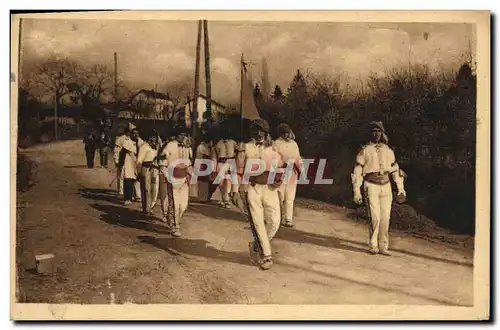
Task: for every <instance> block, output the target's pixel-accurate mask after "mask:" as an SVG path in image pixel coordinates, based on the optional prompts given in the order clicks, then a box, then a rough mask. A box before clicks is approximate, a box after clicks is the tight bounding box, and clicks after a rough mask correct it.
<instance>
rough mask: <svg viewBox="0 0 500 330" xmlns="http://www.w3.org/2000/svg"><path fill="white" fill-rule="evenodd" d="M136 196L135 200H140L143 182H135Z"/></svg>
mask: <svg viewBox="0 0 500 330" xmlns="http://www.w3.org/2000/svg"><path fill="white" fill-rule="evenodd" d="M134 194H135V199H136V200H139V199H142V198H141V195H142V194H141V182H140V181H139V180H135V181H134Z"/></svg>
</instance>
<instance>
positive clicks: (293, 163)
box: [274, 123, 304, 227]
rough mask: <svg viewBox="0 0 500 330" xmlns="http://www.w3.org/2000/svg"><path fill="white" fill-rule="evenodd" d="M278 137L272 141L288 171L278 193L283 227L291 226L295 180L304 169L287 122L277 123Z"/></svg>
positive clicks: (295, 191) (295, 187)
mask: <svg viewBox="0 0 500 330" xmlns="http://www.w3.org/2000/svg"><path fill="white" fill-rule="evenodd" d="M278 135H279V138H278V139H276V141H275V142H274V146H275V148H276V151H277V152H278V153H279V154H280V155H281V157H282V159H283V162H284V163H285V164H287V165H288V166H289V167H290V168H289V172H287V175H285V177H284V179H283V184H282V185H281V187H280V190H279V195H280V202H281V208H282V212H281V215H282V220H281V223H282V224H283V226H285V227H293V207H294V202H295V195H296V193H297V180H298V178H299V176H300V173H302V172H303V171H304V169H303V162H302V157H301V156H300V150H299V146H298V145H297V143H296V142H295V135H294V134H293V132H292V129H291V128H290V126H289V125H288V124H285V123H281V124H280V125H278Z"/></svg>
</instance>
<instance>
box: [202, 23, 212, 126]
mask: <svg viewBox="0 0 500 330" xmlns="http://www.w3.org/2000/svg"><path fill="white" fill-rule="evenodd" d="M207 25H208V23H207V21H206V20H204V21H203V37H204V48H205V80H206V90H207V95H206V96H207V109H206V112H207V116H206V117H207V121H208V123H210V121H211V119H212V82H211V78H210V46H209V39H208V26H207Z"/></svg>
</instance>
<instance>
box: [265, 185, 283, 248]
mask: <svg viewBox="0 0 500 330" xmlns="http://www.w3.org/2000/svg"><path fill="white" fill-rule="evenodd" d="M263 197H264V198H263V199H262V203H263V206H264V223H265V224H266V231H267V237H268V239H269V241H271V240H272V239H273V238H274V236H275V235H276V233H277V232H278V229H279V228H280V223H281V212H280V211H281V205H280V199H279V194H278V189H277V188H269V187H268V186H266V189H264V191H263Z"/></svg>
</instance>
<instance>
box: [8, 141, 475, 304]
mask: <svg viewBox="0 0 500 330" xmlns="http://www.w3.org/2000/svg"><path fill="white" fill-rule="evenodd" d="M24 152H25V153H26V155H28V156H29V157H30V158H31V159H33V160H35V161H37V162H39V165H38V174H37V176H38V183H37V185H35V186H34V187H32V188H31V189H30V190H29V191H28V192H26V193H24V194H21V195H18V201H17V204H18V215H17V263H18V267H19V268H18V273H19V274H18V275H19V283H20V289H19V299H20V302H44V303H47V302H50V303H127V302H132V303H240V304H248V303H250V304H253V303H260V304H364V305H366V304H406V305H408V304H418V305H460V306H470V305H472V303H473V280H472V277H473V267H472V254H473V253H472V251H471V250H459V249H456V248H452V247H449V246H446V245H442V244H437V243H433V242H429V241H426V240H422V239H417V238H414V237H410V236H409V235H407V234H405V233H397V232H392V233H391V239H392V240H391V245H392V251H393V256H391V257H385V256H381V255H377V256H372V255H369V254H368V253H367V252H366V241H367V235H368V233H367V228H366V226H365V225H364V224H361V223H358V222H354V221H353V220H350V219H349V218H348V217H347V216H346V214H347V213H346V211H345V210H343V209H341V208H337V207H334V206H327V205H325V204H321V203H318V202H311V201H306V200H299V201H298V202H297V210H296V212H297V215H296V227H295V228H294V229H287V228H281V229H280V231H279V233H278V235H277V237H276V239H275V240H274V241H273V243H272V245H273V249H274V251H275V266H274V267H273V268H272V269H271V270H268V271H262V270H260V269H259V268H257V267H255V266H254V265H252V264H251V263H250V262H249V258H248V253H247V243H248V241H249V240H250V238H251V235H250V231H249V228H248V224H247V223H246V222H245V218H244V217H243V216H242V215H241V214H240V213H239V212H238V211H236V210H234V211H232V210H223V209H221V208H219V207H218V206H217V205H216V204H215V203H214V204H210V205H203V204H195V203H193V204H191V205H190V207H189V210H188V212H187V213H186V215H185V218H184V220H183V223H182V226H183V227H182V229H183V237H182V238H173V237H171V236H170V235H168V234H167V233H166V232H165V229H164V227H163V226H162V225H161V223H160V222H159V221H152V220H148V219H146V218H145V217H144V216H143V215H142V214H141V213H140V212H139V207H140V206H139V204H137V203H135V204H133V205H131V206H129V207H125V206H123V205H122V203H121V201H119V200H118V197H117V196H116V195H115V194H114V192H113V190H112V189H113V188H114V185H113V187H111V188H109V186H108V184H109V183H110V182H111V180H112V178H113V177H112V174H111V172H110V171H108V170H106V169H101V168H95V169H87V168H85V167H84V164H85V159H84V154H83V147H82V145H81V142H79V141H69V142H61V143H55V144H49V145H44V146H38V147H35V148H31V149H29V150H26V151H24ZM96 160H97V158H96ZM155 213H156V216H157V217H158V219H160V207H159V206H157V208H156V209H155ZM41 253H54V254H55V255H56V257H57V264H58V272H57V274H55V275H53V276H40V275H36V274H35V273H34V271H33V270H32V269H33V267H34V264H33V262H32V260H33V256H34V255H35V254H41Z"/></svg>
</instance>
